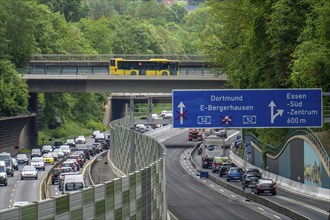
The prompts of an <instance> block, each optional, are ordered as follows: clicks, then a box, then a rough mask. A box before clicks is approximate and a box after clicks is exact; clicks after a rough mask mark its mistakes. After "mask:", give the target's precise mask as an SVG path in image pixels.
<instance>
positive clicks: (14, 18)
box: [0, 0, 36, 66]
mask: <svg viewBox="0 0 330 220" xmlns="http://www.w3.org/2000/svg"><path fill="white" fill-rule="evenodd" d="M0 5H1V7H0V22H1V29H0V32H1V34H0V38H2V39H1V42H0V45H1V46H0V47H1V49H3V50H1V52H0V54H1V57H0V58H7V59H9V60H11V61H12V62H13V63H14V64H15V65H17V66H23V65H26V64H27V62H28V60H29V58H30V55H31V54H33V53H34V52H35V51H36V47H35V42H34V30H35V22H34V7H35V4H34V2H33V1H25V0H17V1H6V0H1V1H0Z"/></svg>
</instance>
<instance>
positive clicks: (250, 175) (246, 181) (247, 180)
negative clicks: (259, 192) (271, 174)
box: [242, 169, 262, 189]
mask: <svg viewBox="0 0 330 220" xmlns="http://www.w3.org/2000/svg"><path fill="white" fill-rule="evenodd" d="M261 177H262V176H261V173H260V171H259V170H258V169H249V170H247V171H246V172H245V173H244V174H243V177H242V185H243V189H245V188H253V187H254V185H255V184H256V183H257V182H258V180H259V179H261Z"/></svg>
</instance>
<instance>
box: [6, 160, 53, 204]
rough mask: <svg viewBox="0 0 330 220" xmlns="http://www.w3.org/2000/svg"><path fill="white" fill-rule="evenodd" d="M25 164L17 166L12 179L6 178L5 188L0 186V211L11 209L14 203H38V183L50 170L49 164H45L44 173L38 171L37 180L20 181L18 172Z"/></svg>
mask: <svg viewBox="0 0 330 220" xmlns="http://www.w3.org/2000/svg"><path fill="white" fill-rule="evenodd" d="M25 165H26V164H20V165H19V171H15V174H14V177H9V178H8V185H7V186H0V209H6V208H10V207H12V205H13V203H14V202H16V201H28V202H33V201H39V199H40V190H41V189H40V183H41V181H42V179H43V177H44V176H45V175H47V172H48V171H49V170H50V168H51V166H52V165H50V164H46V170H45V171H42V170H41V171H38V179H37V180H34V179H24V180H21V176H20V170H22V169H23V167H24V166H25Z"/></svg>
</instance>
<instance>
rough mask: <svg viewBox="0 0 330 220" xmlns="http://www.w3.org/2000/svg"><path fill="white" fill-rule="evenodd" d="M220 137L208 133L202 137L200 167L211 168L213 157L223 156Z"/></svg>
mask: <svg viewBox="0 0 330 220" xmlns="http://www.w3.org/2000/svg"><path fill="white" fill-rule="evenodd" d="M222 141H223V140H222V139H221V138H219V137H218V136H216V135H210V136H208V137H205V138H204V139H203V143H202V144H201V148H202V157H201V158H202V168H208V169H210V168H212V164H213V160H214V158H215V157H223V147H222V145H221V143H222Z"/></svg>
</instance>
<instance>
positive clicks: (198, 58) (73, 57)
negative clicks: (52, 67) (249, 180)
mask: <svg viewBox="0 0 330 220" xmlns="http://www.w3.org/2000/svg"><path fill="white" fill-rule="evenodd" d="M110 58H124V59H141V60H148V59H156V58H163V59H169V60H179V61H189V62H202V61H206V57H205V56H204V55H199V54H35V55H32V57H31V59H30V61H109V60H110Z"/></svg>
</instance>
